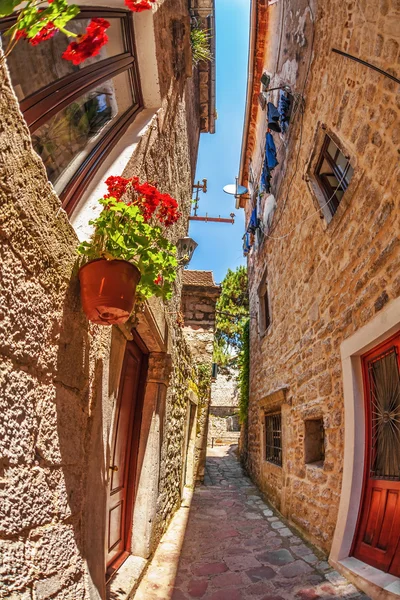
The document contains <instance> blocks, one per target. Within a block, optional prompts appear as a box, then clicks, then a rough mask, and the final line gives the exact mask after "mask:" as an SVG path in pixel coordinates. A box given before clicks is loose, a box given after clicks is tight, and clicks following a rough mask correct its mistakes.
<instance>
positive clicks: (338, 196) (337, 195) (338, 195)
mask: <svg viewBox="0 0 400 600" xmlns="http://www.w3.org/2000/svg"><path fill="white" fill-rule="evenodd" d="M343 194H344V192H343V190H337V192H336V194H335V196H336V198H337V199H338V201H339V202H340V201H341V199H342V198H343Z"/></svg>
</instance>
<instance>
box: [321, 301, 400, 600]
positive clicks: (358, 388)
mask: <svg viewBox="0 0 400 600" xmlns="http://www.w3.org/2000/svg"><path fill="white" fill-rule="evenodd" d="M399 331H400V298H396V299H395V300H391V301H390V302H389V303H388V304H387V305H386V306H385V307H384V308H383V309H382V310H381V311H380V312H379V313H378V314H377V315H376V316H375V317H374V318H373V319H372V320H371V321H370V322H369V323H367V324H366V325H364V326H363V327H361V328H360V329H359V330H358V331H356V332H355V333H354V334H353V335H351V336H350V337H348V338H347V339H346V340H345V341H344V342H343V343H342V344H341V346H340V351H341V363H342V373H343V397H344V464H343V478H342V489H341V496H340V503H339V511H338V517H337V522H336V529H335V533H334V537H333V542H332V547H331V552H330V556H329V562H330V564H331V565H332V566H334V567H335V568H336V569H338V570H339V571H340V572H342V573H345V574H346V576H347V577H348V578H350V579H351V580H352V581H354V582H355V583H357V585H358V586H359V587H361V589H363V591H364V592H366V593H367V594H368V595H369V596H370V597H371V598H377V597H378V596H377V590H382V589H384V590H388V592H390V586H392V585H393V586H397V585H398V584H399V582H400V580H399V579H398V578H397V577H394V576H393V575H389V574H386V573H383V571H380V570H379V569H375V568H374V567H370V566H369V565H368V569H366V568H365V567H366V566H367V565H365V563H363V562H361V561H359V560H358V559H355V558H354V557H353V556H352V553H351V551H352V547H353V540H354V536H355V532H356V527H357V522H358V516H359V509H360V504H361V502H362V498H363V496H362V493H363V484H364V472H365V399H364V382H363V369H362V360H361V357H362V356H363V355H364V354H366V353H367V352H369V351H370V350H372V349H373V348H375V347H376V346H378V345H380V344H381V343H383V342H385V341H386V340H388V339H389V338H390V337H392V336H393V335H395V334H396V333H398V332H399ZM363 567H364V568H363ZM385 593H386V592H385ZM388 597H389V596H388ZM393 597H394V596H393Z"/></svg>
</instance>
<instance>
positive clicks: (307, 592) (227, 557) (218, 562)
mask: <svg viewBox="0 0 400 600" xmlns="http://www.w3.org/2000/svg"><path fill="white" fill-rule="evenodd" d="M209 454H210V456H209V457H208V459H207V475H206V479H205V485H204V486H200V487H198V488H196V490H195V493H194V497H193V502H192V506H191V509H190V513H189V520H188V525H187V529H186V533H185V537H184V543H183V549H182V553H181V558H180V561H179V567H178V572H177V576H176V579H175V587H174V588H173V591H172V585H171V584H170V585H171V593H172V600H191V599H193V598H202V599H203V600H289V599H293V600H306V599H318V598H321V599H323V600H331V599H332V600H333V599H334V598H348V599H350V598H368V597H367V596H366V595H365V594H363V593H361V592H359V591H358V590H357V589H356V588H355V587H354V586H353V585H352V584H350V583H349V582H348V581H347V580H346V579H344V578H343V577H342V576H341V575H340V574H339V573H337V572H336V571H334V570H333V569H332V568H331V567H330V566H329V564H328V563H327V562H326V561H325V560H323V557H322V556H321V555H319V553H318V552H317V551H316V550H315V549H314V548H313V547H312V546H310V545H308V544H305V543H304V542H303V541H302V539H301V538H299V537H298V536H297V535H296V534H295V533H294V532H292V530H291V529H290V527H288V526H287V523H286V522H284V520H283V519H280V518H279V517H278V516H277V515H276V514H275V513H274V511H273V509H272V508H271V507H270V506H269V505H268V504H266V503H265V502H264V501H263V499H262V497H261V494H260V493H259V491H258V490H257V488H256V487H254V485H253V484H252V483H251V481H250V480H249V479H248V478H247V477H246V476H244V474H243V472H242V469H241V467H240V464H239V463H238V461H237V459H236V457H235V455H234V453H233V451H232V450H231V449H229V448H227V447H219V448H214V449H212V450H210V451H209ZM153 589H154V588H153ZM157 597H160V596H157ZM169 597H170V596H169V594H168V598H169ZM164 598H166V596H165V595H164Z"/></svg>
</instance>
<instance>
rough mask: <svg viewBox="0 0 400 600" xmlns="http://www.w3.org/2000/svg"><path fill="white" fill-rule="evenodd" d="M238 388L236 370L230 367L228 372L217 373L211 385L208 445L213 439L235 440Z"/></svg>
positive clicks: (236, 436)
mask: <svg viewBox="0 0 400 600" xmlns="http://www.w3.org/2000/svg"><path fill="white" fill-rule="evenodd" d="M238 411H239V390H238V384H237V371H236V370H234V369H230V372H229V373H228V374H222V373H218V375H217V379H216V380H215V381H214V382H213V383H212V385H211V403H210V423H209V427H208V439H207V443H208V445H211V444H212V443H213V440H221V441H224V440H225V441H226V440H232V441H236V439H237V438H238V437H239V433H238V432H239V431H240V427H239V417H238Z"/></svg>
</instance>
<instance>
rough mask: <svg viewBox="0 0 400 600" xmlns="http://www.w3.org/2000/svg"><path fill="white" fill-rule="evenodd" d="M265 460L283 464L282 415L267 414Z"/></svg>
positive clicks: (279, 464)
mask: <svg viewBox="0 0 400 600" xmlns="http://www.w3.org/2000/svg"><path fill="white" fill-rule="evenodd" d="M265 460H266V461H268V462H272V463H274V464H275V465H278V466H280V467H281V466H282V415H281V413H277V414H273V415H265Z"/></svg>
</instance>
